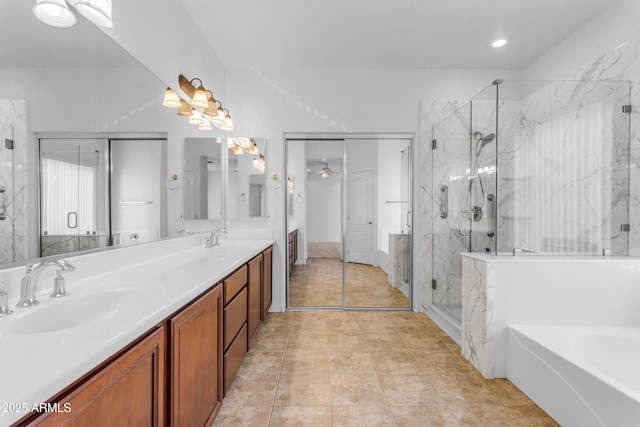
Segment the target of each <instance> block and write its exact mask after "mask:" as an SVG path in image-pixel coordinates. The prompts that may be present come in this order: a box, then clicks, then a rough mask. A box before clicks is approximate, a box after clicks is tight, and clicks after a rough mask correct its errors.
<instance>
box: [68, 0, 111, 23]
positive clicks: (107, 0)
mask: <svg viewBox="0 0 640 427" xmlns="http://www.w3.org/2000/svg"><path fill="white" fill-rule="evenodd" d="M69 3H71V5H72V6H73V7H75V8H76V10H77V11H78V12H79V13H80V14H81V15H82V16H84V17H85V18H87V19H88V20H89V21H91V22H93V23H94V24H96V25H99V26H101V27H105V28H111V27H113V21H112V20H111V0H69Z"/></svg>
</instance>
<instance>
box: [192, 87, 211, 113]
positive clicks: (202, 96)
mask: <svg viewBox="0 0 640 427" xmlns="http://www.w3.org/2000/svg"><path fill="white" fill-rule="evenodd" d="M192 104H193V105H195V106H196V107H200V108H209V99H208V97H207V92H205V91H204V87H202V86H200V87H199V88H198V89H197V90H196V93H194V94H193V102H192Z"/></svg>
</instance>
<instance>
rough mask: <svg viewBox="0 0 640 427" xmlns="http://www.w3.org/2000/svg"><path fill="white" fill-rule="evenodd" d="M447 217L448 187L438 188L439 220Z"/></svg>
mask: <svg viewBox="0 0 640 427" xmlns="http://www.w3.org/2000/svg"><path fill="white" fill-rule="evenodd" d="M448 216H449V187H447V186H446V185H441V186H440V218H442V219H447V217H448Z"/></svg>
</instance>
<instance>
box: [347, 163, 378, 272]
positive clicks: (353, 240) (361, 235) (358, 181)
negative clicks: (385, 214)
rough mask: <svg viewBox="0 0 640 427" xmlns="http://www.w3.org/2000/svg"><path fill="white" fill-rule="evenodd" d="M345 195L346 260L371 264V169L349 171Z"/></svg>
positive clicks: (372, 203) (372, 189)
mask: <svg viewBox="0 0 640 427" xmlns="http://www.w3.org/2000/svg"><path fill="white" fill-rule="evenodd" d="M347 197H348V207H349V210H348V213H347V230H348V231H347V232H348V235H347V261H348V262H357V263H360V264H368V265H373V230H374V228H373V220H374V180H373V171H370V170H369V171H361V172H352V173H350V174H349V184H348V188H347Z"/></svg>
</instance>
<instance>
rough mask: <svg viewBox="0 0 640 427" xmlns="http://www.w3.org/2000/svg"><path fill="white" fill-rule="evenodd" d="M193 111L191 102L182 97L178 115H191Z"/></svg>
mask: <svg viewBox="0 0 640 427" xmlns="http://www.w3.org/2000/svg"><path fill="white" fill-rule="evenodd" d="M192 111H193V107H191V105H189V103H188V102H187V101H185V100H184V99H180V108H178V115H179V116H188V117H190V116H191V112H192Z"/></svg>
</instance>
